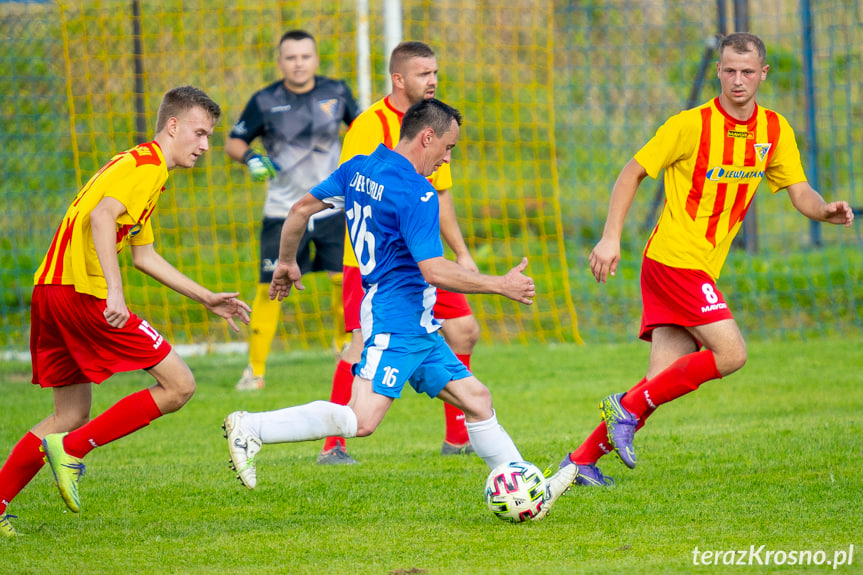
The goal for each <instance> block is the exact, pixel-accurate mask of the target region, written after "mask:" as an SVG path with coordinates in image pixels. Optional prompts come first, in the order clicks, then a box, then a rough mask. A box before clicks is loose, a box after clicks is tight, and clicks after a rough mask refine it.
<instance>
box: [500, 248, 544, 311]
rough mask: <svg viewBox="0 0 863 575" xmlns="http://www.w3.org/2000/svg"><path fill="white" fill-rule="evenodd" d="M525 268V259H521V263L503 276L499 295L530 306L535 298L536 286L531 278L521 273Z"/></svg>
mask: <svg viewBox="0 0 863 575" xmlns="http://www.w3.org/2000/svg"><path fill="white" fill-rule="evenodd" d="M526 267H527V258H521V263H519V264H518V265H517V266H515V267H514V268H512V269H511V270H509V271H508V272H507V273H506V275H505V276H503V289H502V290H501V292H500V293H501V295H503V296H506V297H508V298H509V299H511V300H514V301H517V302H519V303H523V304H525V305H530V304H532V303H533V298H535V297H536V286H535V285H534V284H533V279H532V278H529V277H527V276H526V275H524V274H523V273H522V272H523V271H524V269H525V268H526Z"/></svg>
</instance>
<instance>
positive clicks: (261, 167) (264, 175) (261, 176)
mask: <svg viewBox="0 0 863 575" xmlns="http://www.w3.org/2000/svg"><path fill="white" fill-rule="evenodd" d="M243 161H245V162H246V165H247V166H248V167H249V174H251V176H252V179H253V180H255V181H256V182H264V181H266V180H270V179H272V178H275V177H276V174H278V173H279V169H278V168H277V167H276V165H275V164H274V163H273V161H272V160H271V159H270V157H269V156H262V155H260V154H256V153H255V152H253V151H252V150H249V152H248V153H246V155H245V156H244V157H243Z"/></svg>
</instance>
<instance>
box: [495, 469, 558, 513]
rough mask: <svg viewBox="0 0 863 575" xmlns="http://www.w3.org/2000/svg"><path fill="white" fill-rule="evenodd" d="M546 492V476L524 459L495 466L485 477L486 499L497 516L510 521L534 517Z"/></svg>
mask: <svg viewBox="0 0 863 575" xmlns="http://www.w3.org/2000/svg"><path fill="white" fill-rule="evenodd" d="M547 495H548V485H547V484H546V482H545V476H544V475H543V474H542V471H540V470H539V468H538V467H537V466H536V465H534V464H532V463H528V462H527V461H510V462H509V463H504V464H503V465H498V466H497V467H495V468H494V469H493V470H492V472H491V473H489V475H488V479H486V481H485V501H486V503H488V508H489V509H491V511H492V513H494V514H495V515H496V516H497V517H498V518H500V519H502V520H503V521H509V522H510V523H521V522H522V521H527V520H529V519H533V518H534V517H536V516H537V515H538V514H539V511H540V509H542V504H543V503H544V502H545V498H546V497H547Z"/></svg>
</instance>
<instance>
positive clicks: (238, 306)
mask: <svg viewBox="0 0 863 575" xmlns="http://www.w3.org/2000/svg"><path fill="white" fill-rule="evenodd" d="M238 295H240V292H233V293H227V292H220V293H214V294H213V295H212V296H210V298H209V299H208V300H206V301H204V307H206V308H207V309H208V310H210V311H211V312H213V313H214V314H216V315H217V316H219V317H222V318H224V319H226V320H227V321H228V325H229V326H231V329H232V330H234V331H235V332H239V331H240V328H239V327H237V324H236V323H234V318H238V319H239V320H240V321H241V322H243V323H244V324H246V325H249V314H250V313H252V308H250V307H249V304H247V303H246V302H244V301H243V300H240V299H237V296H238Z"/></svg>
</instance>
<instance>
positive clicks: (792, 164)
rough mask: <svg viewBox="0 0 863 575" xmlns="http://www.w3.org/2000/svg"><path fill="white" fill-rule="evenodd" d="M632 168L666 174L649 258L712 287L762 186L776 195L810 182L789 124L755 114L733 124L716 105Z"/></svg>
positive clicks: (668, 125)
mask: <svg viewBox="0 0 863 575" xmlns="http://www.w3.org/2000/svg"><path fill="white" fill-rule="evenodd" d="M635 160H636V161H637V162H638V163H639V164H641V165H642V166H643V167H644V169H645V170H646V171H647V173H648V174H649V175H650V177H652V178H657V177H658V176H659V172H660V171H661V170H662V169H663V168H664V169H665V180H664V181H665V207H664V208H663V210H662V215H661V216H660V218H659V222H658V223H657V224H656V227H655V228H654V230H653V233H652V234H651V236H650V239H649V240H648V241H647V246H646V247H645V250H644V254H645V255H646V256H648V257H649V258H651V259H653V260H655V261H658V262H660V263H663V264H665V265H667V266H671V267H675V268H684V269H698V270H703V271H705V272H707V273H708V274H710V276H711V277H712V278H713V279H714V280H716V278H718V277H719V273H720V271H721V270H722V265H723V264H724V263H725V258H726V257H727V256H728V250H729V249H730V248H731V241H732V240H733V239H734V236H735V235H737V232H738V230H739V229H740V225H741V222H742V221H743V218H744V216H745V215H746V211H747V210H748V209H749V205H750V203H751V202H752V198H753V197H754V196H755V190H756V188H757V187H758V184H759V182H760V181H761V179H762V178H764V177H767V183H768V184H769V185H770V190H771V191H772V192H773V193H776V192H777V191H779V190H781V189H784V188H787V187H788V186H790V185H791V184H796V183H798V182H805V181H806V174H805V173H804V172H803V166H802V165H801V163H800V152H799V150H798V149H797V141H796V140H795V138H794V131H793V130H792V129H791V126H790V125H789V124H788V121H787V120H786V119H785V118H784V117H782V116H781V115H780V114H777V113H776V112H774V111H772V110H768V109H766V108H763V107H760V106H756V108H755V111H754V112H753V114H752V117H751V118H749V120H747V121H740V120H736V119H734V118H732V117H731V116H730V115H729V114H728V113H727V112H726V111H725V110H723V109H722V107H721V106H720V104H719V98H715V99H713V100H711V101H710V102H707V103H706V104H703V105H702V106H699V107H697V108H693V109H691V110H686V111H684V112H681V113H679V114H677V115H676V116H672V117H671V118H670V119H669V120H668V121H667V122H665V124H663V125H662V126H661V127H660V128H659V130H657V132H656V135H654V137H653V138H652V139H651V140H650V141H649V142H648V143H647V144H646V145H645V146H644V147H643V148H642V149H641V150H639V151H638V153H637V154H635Z"/></svg>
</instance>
